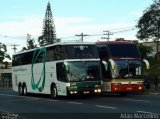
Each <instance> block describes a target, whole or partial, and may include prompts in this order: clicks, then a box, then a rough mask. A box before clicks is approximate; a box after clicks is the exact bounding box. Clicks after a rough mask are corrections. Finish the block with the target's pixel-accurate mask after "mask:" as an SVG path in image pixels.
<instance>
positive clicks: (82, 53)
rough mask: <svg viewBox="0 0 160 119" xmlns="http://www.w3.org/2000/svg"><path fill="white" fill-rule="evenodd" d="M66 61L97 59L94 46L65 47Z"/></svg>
mask: <svg viewBox="0 0 160 119" xmlns="http://www.w3.org/2000/svg"><path fill="white" fill-rule="evenodd" d="M65 55H66V56H65V57H66V59H84V58H98V53H97V48H96V45H66V46H65Z"/></svg>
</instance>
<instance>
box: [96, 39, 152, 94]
mask: <svg viewBox="0 0 160 119" xmlns="http://www.w3.org/2000/svg"><path fill="white" fill-rule="evenodd" d="M96 44H97V47H98V52H99V57H100V59H101V62H102V63H101V64H102V80H103V84H102V85H103V86H102V90H103V92H114V93H120V94H124V95H125V94H127V93H129V92H140V91H142V90H143V89H144V84H143V82H144V79H143V66H144V64H145V67H146V66H147V68H149V63H148V61H147V60H145V59H144V60H143V59H142V58H141V56H140V52H139V49H138V47H137V45H136V44H135V43H133V42H118V41H106V42H103V41H99V42H96ZM143 61H144V62H145V63H143Z"/></svg>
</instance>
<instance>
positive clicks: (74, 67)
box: [65, 61, 100, 82]
mask: <svg viewBox="0 0 160 119" xmlns="http://www.w3.org/2000/svg"><path fill="white" fill-rule="evenodd" d="M66 64H67V65H66ZM65 65H66V70H67V78H68V81H71V82H72V81H95V80H100V70H99V69H100V62H99V61H68V62H66V63H65Z"/></svg>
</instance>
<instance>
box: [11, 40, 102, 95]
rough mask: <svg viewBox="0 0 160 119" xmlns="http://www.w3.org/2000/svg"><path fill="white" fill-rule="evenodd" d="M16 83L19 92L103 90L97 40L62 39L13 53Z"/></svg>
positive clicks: (56, 93)
mask: <svg viewBox="0 0 160 119" xmlns="http://www.w3.org/2000/svg"><path fill="white" fill-rule="evenodd" d="M12 60H13V61H12V86H13V90H14V91H17V92H19V95H27V93H37V94H50V95H51V98H57V97H58V96H68V95H78V94H82V95H83V94H100V93H101V70H100V69H101V68H100V59H99V57H98V53H97V48H96V45H95V44H94V43H84V42H79V43H78V42H76V43H67V42H59V43H55V44H52V45H47V46H44V47H40V48H36V49H32V50H28V51H22V52H19V53H16V54H14V55H13V57H12Z"/></svg>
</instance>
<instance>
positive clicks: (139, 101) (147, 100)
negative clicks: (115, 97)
mask: <svg viewBox="0 0 160 119" xmlns="http://www.w3.org/2000/svg"><path fill="white" fill-rule="evenodd" d="M124 100H129V101H135V102H151V101H149V100H134V99H124Z"/></svg>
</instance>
